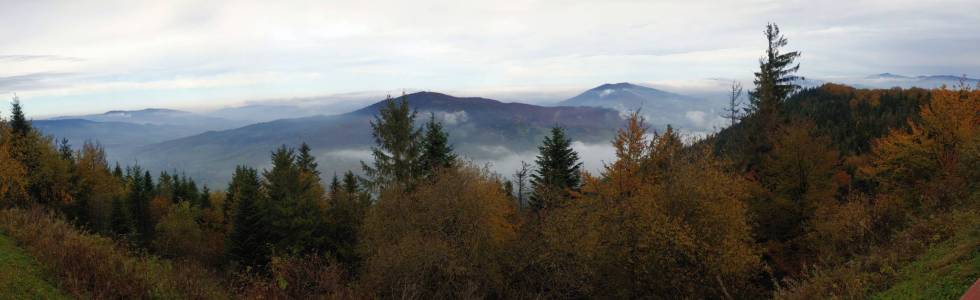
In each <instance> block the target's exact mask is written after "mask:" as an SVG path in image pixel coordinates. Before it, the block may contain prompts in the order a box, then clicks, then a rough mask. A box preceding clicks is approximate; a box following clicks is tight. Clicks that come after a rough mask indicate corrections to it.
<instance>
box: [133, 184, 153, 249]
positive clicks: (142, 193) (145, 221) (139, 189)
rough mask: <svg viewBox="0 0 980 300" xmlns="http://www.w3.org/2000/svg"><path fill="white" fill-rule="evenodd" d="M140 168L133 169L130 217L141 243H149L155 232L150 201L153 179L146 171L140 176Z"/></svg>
mask: <svg viewBox="0 0 980 300" xmlns="http://www.w3.org/2000/svg"><path fill="white" fill-rule="evenodd" d="M140 171H141V169H140V167H139V166H136V167H133V171H132V172H133V174H134V175H133V180H132V181H131V183H130V192H129V204H130V205H131V212H130V215H131V216H132V218H133V223H134V225H135V226H136V234H137V237H138V238H139V240H140V241H141V242H144V243H146V242H149V241H150V239H151V237H152V235H153V231H154V224H153V222H152V220H151V218H150V199H151V198H152V193H153V178H152V177H150V172H149V171H146V172H145V173H144V174H143V175H140Z"/></svg>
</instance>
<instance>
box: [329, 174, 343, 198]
mask: <svg viewBox="0 0 980 300" xmlns="http://www.w3.org/2000/svg"><path fill="white" fill-rule="evenodd" d="M341 189H342V187H341V186H340V179H339V178H337V173H334V174H333V179H331V180H330V200H331V201H334V200H336V199H338V198H340V194H341V192H342V191H341Z"/></svg>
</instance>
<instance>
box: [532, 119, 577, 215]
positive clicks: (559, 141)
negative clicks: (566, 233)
mask: <svg viewBox="0 0 980 300" xmlns="http://www.w3.org/2000/svg"><path fill="white" fill-rule="evenodd" d="M538 150H539V151H540V154H538V156H537V159H536V160H535V164H537V168H535V170H534V174H532V175H531V186H532V187H533V189H534V191H533V194H532V195H531V199H530V200H531V201H530V202H531V203H530V204H531V208H532V209H534V210H540V209H544V208H549V207H554V206H558V205H560V204H561V202H562V201H563V200H565V199H566V198H568V196H569V194H568V191H569V190H573V191H574V190H578V188H579V185H580V184H581V168H582V163H581V162H579V158H578V153H576V152H575V150H574V149H572V141H571V140H570V139H568V138H567V137H565V131H564V129H562V128H561V127H554V128H552V129H551V136H547V137H545V139H544V142H543V144H542V145H541V146H539V147H538Z"/></svg>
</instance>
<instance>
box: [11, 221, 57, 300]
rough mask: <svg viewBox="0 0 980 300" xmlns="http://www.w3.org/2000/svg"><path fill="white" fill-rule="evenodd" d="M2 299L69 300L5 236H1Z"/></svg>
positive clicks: (33, 262)
mask: <svg viewBox="0 0 980 300" xmlns="http://www.w3.org/2000/svg"><path fill="white" fill-rule="evenodd" d="M0 298H3V299H68V297H65V296H64V295H62V294H61V292H59V291H58V288H56V287H55V286H54V285H52V284H51V283H50V282H48V281H47V280H45V278H44V276H43V274H42V272H41V269H40V267H39V266H38V265H37V263H36V262H35V261H34V259H33V258H31V257H30V256H28V255H27V254H25V253H24V251H22V250H21V249H20V248H17V246H16V245H15V244H14V242H13V240H12V239H10V238H9V237H7V236H5V235H0Z"/></svg>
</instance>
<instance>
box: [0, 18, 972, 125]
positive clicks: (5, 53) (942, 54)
mask: <svg viewBox="0 0 980 300" xmlns="http://www.w3.org/2000/svg"><path fill="white" fill-rule="evenodd" d="M770 21H772V22H776V23H778V24H779V26H780V27H781V29H782V30H783V32H784V34H785V35H786V36H787V37H788V39H789V49H793V50H800V51H802V53H803V56H802V58H801V60H800V62H801V64H802V67H801V74H802V75H806V76H808V77H811V78H840V77H853V76H864V75H868V74H873V73H882V72H893V73H900V74H907V75H929V74H952V75H962V74H968V75H976V74H980V55H978V53H980V52H978V51H977V47H978V46H980V31H978V30H980V4H978V2H977V1H976V0H968V1H901V0H888V1H855V0H847V1H813V0H809V1H767V0H753V1H698V0H683V1H610V0H603V1H501V0H495V1H459V0H452V1H427V0H418V1H366V0H362V1H285V0H276V1H255V2H247V1H132V0H129V1H44V0H36V1H19V0H0V97H2V98H4V99H10V97H12V93H13V92H16V93H17V94H18V95H19V96H20V98H21V100H22V102H24V104H25V105H26V106H27V108H28V111H29V112H30V113H31V114H32V115H53V114H69V113H82V112H96V111H104V110H108V109H135V108H143V107H172V108H195V107H197V108H202V107H215V106H220V105H228V104H233V103H240V102H242V101H245V100H253V99H268V98H279V97H308V96H317V95H325V94H335V93H348V92H358V91H378V92H379V93H384V92H386V91H391V92H397V91H400V90H401V89H426V90H435V91H448V92H456V93H463V94H477V93H481V94H486V95H493V94H494V93H504V92H508V91H528V90H536V89H541V90H552V89H554V90H557V89H571V88H574V89H579V88H580V89H585V88H589V87H592V86H595V85H598V84H601V83H604V82H621V81H629V82H639V83H651V82H673V83H678V82H685V81H697V80H702V79H706V78H744V79H748V77H749V76H751V72H752V71H753V70H754V69H755V68H756V65H757V60H758V57H759V56H760V55H761V53H762V49H763V48H764V41H763V39H762V34H761V31H762V29H763V26H764V25H765V24H766V22H770ZM974 77H975V76H974ZM0 110H2V111H6V110H7V108H6V105H4V106H3V107H2V108H0Z"/></svg>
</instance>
